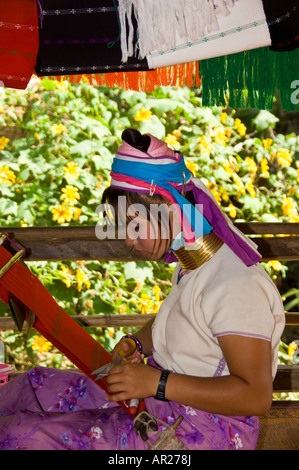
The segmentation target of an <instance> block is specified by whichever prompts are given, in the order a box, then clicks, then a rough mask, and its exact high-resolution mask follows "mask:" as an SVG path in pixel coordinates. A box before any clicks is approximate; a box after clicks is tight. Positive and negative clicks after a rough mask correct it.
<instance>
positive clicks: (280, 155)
mask: <svg viewBox="0 0 299 470" xmlns="http://www.w3.org/2000/svg"><path fill="white" fill-rule="evenodd" d="M276 158H277V160H278V163H279V164H280V165H281V166H290V165H291V163H292V161H293V159H292V155H291V154H290V151H289V149H285V148H281V149H279V150H278V151H277V154H276Z"/></svg>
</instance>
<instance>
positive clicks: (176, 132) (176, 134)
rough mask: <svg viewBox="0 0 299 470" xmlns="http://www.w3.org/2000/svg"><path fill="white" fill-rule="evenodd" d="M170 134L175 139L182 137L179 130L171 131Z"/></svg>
mask: <svg viewBox="0 0 299 470" xmlns="http://www.w3.org/2000/svg"><path fill="white" fill-rule="evenodd" d="M172 134H173V135H174V136H175V137H177V138H178V137H181V135H182V133H181V131H180V129H175V130H174V131H172Z"/></svg>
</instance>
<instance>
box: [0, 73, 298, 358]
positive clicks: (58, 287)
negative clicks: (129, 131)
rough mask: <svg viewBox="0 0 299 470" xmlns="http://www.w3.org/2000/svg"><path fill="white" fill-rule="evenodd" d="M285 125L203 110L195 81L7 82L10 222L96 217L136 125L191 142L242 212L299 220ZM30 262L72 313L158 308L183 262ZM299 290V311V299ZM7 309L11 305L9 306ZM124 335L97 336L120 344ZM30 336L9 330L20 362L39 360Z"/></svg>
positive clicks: (201, 166) (4, 152)
mask: <svg viewBox="0 0 299 470" xmlns="http://www.w3.org/2000/svg"><path fill="white" fill-rule="evenodd" d="M276 123H277V118H276V117H275V116H274V115H273V114H271V113H269V112H266V111H259V112H256V111H255V112H252V110H247V111H246V112H244V111H242V112H241V111H236V110H225V112H223V110H222V108H219V107H213V108H204V107H202V105H201V97H200V93H199V91H198V90H191V89H188V88H179V89H177V88H171V87H161V88H158V89H157V90H156V91H155V92H153V93H145V92H133V91H124V90H121V89H118V88H116V89H110V88H106V87H93V86H91V85H89V84H88V83H86V82H85V81H84V80H83V81H81V82H80V83H79V84H70V83H69V82H67V81H64V82H57V81H53V80H50V79H48V78H46V79H44V80H42V81H39V82H34V83H33V84H32V85H31V86H29V87H28V88H27V90H25V91H18V90H9V89H5V88H1V89H0V132H1V133H0V226H2V227H17V226H53V225H61V226H64V225H65V226H66V225H95V224H96V223H97V222H98V221H99V215H98V214H97V206H98V205H99V204H100V202H101V196H102V193H103V190H104V189H105V188H106V187H107V186H108V185H109V173H110V168H111V163H112V159H113V155H114V153H115V151H116V149H117V148H118V146H119V144H120V142H121V133H122V131H123V130H124V129H125V128H127V127H134V128H136V129H139V130H140V131H141V132H143V133H146V132H150V133H153V134H154V135H156V136H157V137H158V138H161V139H165V140H166V141H167V142H168V143H169V145H173V146H174V148H175V149H178V150H181V151H182V152H183V153H184V155H185V158H186V159H187V162H188V166H189V167H190V169H191V171H193V172H194V173H195V174H196V176H198V177H199V178H201V179H202V180H203V182H204V183H205V184H206V185H207V186H208V187H209V188H210V190H211V191H212V193H213V194H214V196H215V198H216V200H217V201H218V203H219V204H220V205H221V207H222V208H223V210H224V211H225V212H226V213H227V214H228V216H229V217H231V218H232V219H233V220H235V221H238V222H241V221H260V222H268V221H271V222H272V221H275V222H278V221H299V216H298V210H299V203H298V200H299V186H298V180H299V170H298V167H299V164H298V151H299V138H298V137H297V136H296V135H295V134H289V135H283V134H278V133H275V126H276ZM8 139H9V140H8ZM28 266H29V268H30V269H31V270H32V271H33V272H34V273H35V274H36V275H37V276H38V277H39V279H40V280H41V281H42V282H43V283H44V284H45V285H46V287H47V288H48V289H49V291H50V292H51V294H52V295H53V296H54V297H55V298H56V300H57V302H58V303H59V304H60V305H61V306H62V307H63V308H64V309H65V310H66V311H67V312H68V313H69V314H71V315H72V314H79V313H80V314H86V315H93V314H105V313H106V314H108V313H109V314H114V313H124V314H131V313H136V312H155V311H156V309H157V307H158V305H159V302H161V301H163V299H164V298H165V296H166V295H167V293H168V292H169V289H170V285H171V284H170V278H171V274H172V270H173V266H168V265H167V266H164V265H162V264H159V263H146V262H145V263H127V264H126V263H118V262H110V263H106V262H96V261H92V262H77V263H76V262H65V263H60V262H55V263H54V262H52V263H45V262H38V263H28ZM264 266H265V268H266V269H267V270H268V272H269V274H270V275H271V276H272V277H273V279H275V277H277V276H280V277H283V276H284V275H285V271H286V267H285V266H284V265H280V266H279V264H275V265H269V264H264ZM157 286H159V287H160V288H161V290H159V289H158V288H157ZM288 295H289V294H288V293H286V297H288ZM290 295H291V294H290ZM295 298H296V299H297V304H296V302H293V303H292V308H293V309H294V307H295V306H296V305H297V306H298V303H299V300H298V295H297V296H295ZM5 314H7V309H6V306H4V304H2V305H1V306H0V315H5ZM121 333H122V332H120V331H119V332H117V333H116V334H115V332H114V331H112V330H109V329H103V330H102V329H98V330H97V331H96V332H94V333H93V334H95V337H96V338H97V339H99V340H100V341H101V342H102V343H103V344H104V345H105V347H107V348H112V347H113V345H114V344H115V341H116V339H117V337H118V336H119V334H121ZM32 335H33V333H29V334H28V335H27V336H24V335H22V334H16V333H14V334H12V333H11V332H8V333H3V334H2V338H4V339H5V340H6V341H8V342H10V344H11V345H10V348H11V349H13V347H14V348H15V352H16V353H17V354H18V357H19V358H20V357H21V358H22V359H21V360H20V361H19V362H20V364H19V367H23V366H24V365H25V366H26V362H29V363H33V364H34V363H35V362H34V361H37V360H38V361H39V362H40V356H41V352H38V350H37V352H36V351H35V352H34V351H32V341H33V336H32ZM12 338H15V344H14V346H12V342H13V341H12ZM24 344H25V348H24ZM21 350H22V351H23V353H21V352H20V351H21ZM24 351H27V353H26V354H27V355H28V358H27V359H26V357H25V356H26V354H25V352H24ZM41 351H42V348H41ZM22 354H24V356H22ZM36 355H37V356H36ZM42 356H43V357H45V361H46V363H47V365H49V364H50V365H51V364H52V365H53V366H56V365H57V355H54V354H52V353H51V352H47V351H44V352H43V353H42ZM59 361H60V363H61V362H63V361H64V359H63V358H61V359H59Z"/></svg>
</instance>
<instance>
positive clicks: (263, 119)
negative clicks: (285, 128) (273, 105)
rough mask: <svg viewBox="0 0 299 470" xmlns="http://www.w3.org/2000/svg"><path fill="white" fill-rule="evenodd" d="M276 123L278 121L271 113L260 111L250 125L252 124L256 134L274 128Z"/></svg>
mask: <svg viewBox="0 0 299 470" xmlns="http://www.w3.org/2000/svg"><path fill="white" fill-rule="evenodd" d="M278 121H279V119H278V118H277V117H276V116H274V115H273V114H272V113H269V111H265V110H262V111H260V112H259V113H258V115H257V116H256V117H255V118H254V119H252V121H251V122H252V124H254V126H255V128H256V130H257V131H258V132H261V131H264V130H265V129H268V128H269V127H272V128H274V127H275V125H276V123H277V122H278Z"/></svg>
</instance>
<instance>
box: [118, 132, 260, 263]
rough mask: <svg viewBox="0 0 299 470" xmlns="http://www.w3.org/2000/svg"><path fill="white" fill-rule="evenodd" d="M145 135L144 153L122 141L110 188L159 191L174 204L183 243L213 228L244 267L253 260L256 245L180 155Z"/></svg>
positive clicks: (169, 258) (170, 257)
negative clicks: (185, 193)
mask: <svg viewBox="0 0 299 470" xmlns="http://www.w3.org/2000/svg"><path fill="white" fill-rule="evenodd" d="M149 137H150V145H149V147H148V150H147V152H143V151H141V150H138V149H136V148H135V147H133V146H131V145H129V144H127V143H126V142H123V143H122V145H121V146H120V148H119V149H118V151H117V152H116V155H115V158H114V160H113V164H112V169H111V187H114V188H119V189H123V190H126V191H132V192H139V193H146V194H153V193H157V194H160V195H161V196H163V197H164V198H166V199H167V200H169V201H170V202H172V203H173V204H174V207H175V210H176V211H177V213H178V215H179V217H180V222H181V228H182V232H183V237H184V240H185V242H186V244H190V243H193V242H194V241H195V239H196V238H198V237H199V236H201V235H206V234H208V233H210V232H211V231H212V230H214V232H215V233H216V235H218V236H219V238H221V239H222V240H223V241H224V243H226V244H227V245H228V246H229V247H230V248H231V249H232V250H233V251H234V253H235V254H237V256H239V257H240V258H241V259H242V260H243V261H244V263H245V264H246V265H247V266H250V265H252V264H255V263H257V262H258V261H259V260H260V259H261V256H260V254H259V253H258V252H257V251H256V245H255V244H254V243H253V242H252V241H251V240H249V239H248V238H247V237H245V236H244V235H243V234H242V233H241V232H240V231H239V230H238V229H237V228H236V227H234V226H233V224H232V222H231V221H230V219H228V217H227V216H226V215H225V214H224V213H223V212H222V211H221V209H220V208H219V206H218V204H217V203H216V201H215V199H214V198H213V196H212V194H211V193H210V191H209V190H208V188H206V187H205V185H204V184H203V183H202V182H201V181H200V180H199V179H198V178H195V177H194V176H193V174H192V173H191V172H190V171H189V170H188V168H187V167H186V164H185V161H184V157H183V155H182V154H181V153H179V152H175V151H174V150H172V149H170V148H169V147H168V146H167V144H166V143H165V142H163V141H161V140H159V139H157V138H156V137H153V136H152V135H149ZM182 189H183V190H184V191H189V190H191V191H192V192H193V195H194V198H195V203H196V207H194V206H193V205H192V204H191V203H190V202H189V201H188V200H187V199H186V198H185V197H183V196H182V195H181V191H182ZM198 208H200V209H201V210H198ZM165 261H166V262H173V261H176V257H175V253H173V252H170V253H168V254H167V255H166V257H165Z"/></svg>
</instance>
